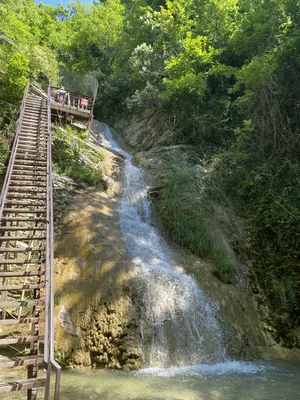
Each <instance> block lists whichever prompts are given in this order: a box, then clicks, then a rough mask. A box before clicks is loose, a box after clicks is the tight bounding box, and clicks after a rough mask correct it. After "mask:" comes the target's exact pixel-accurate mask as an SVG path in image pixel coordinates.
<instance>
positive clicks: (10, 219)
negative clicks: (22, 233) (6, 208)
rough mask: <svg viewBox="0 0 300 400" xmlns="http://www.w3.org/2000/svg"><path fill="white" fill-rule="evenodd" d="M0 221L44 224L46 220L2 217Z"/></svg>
mask: <svg viewBox="0 0 300 400" xmlns="http://www.w3.org/2000/svg"><path fill="white" fill-rule="evenodd" d="M1 221H4V222H16V221H23V222H43V223H46V222H47V220H46V218H28V217H2V219H1Z"/></svg>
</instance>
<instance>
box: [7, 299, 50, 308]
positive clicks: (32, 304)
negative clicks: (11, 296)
mask: <svg viewBox="0 0 300 400" xmlns="http://www.w3.org/2000/svg"><path fill="white" fill-rule="evenodd" d="M44 304H45V300H42V299H38V300H20V301H0V308H6V307H35V306H43V305H44Z"/></svg>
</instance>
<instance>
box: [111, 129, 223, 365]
mask: <svg viewBox="0 0 300 400" xmlns="http://www.w3.org/2000/svg"><path fill="white" fill-rule="evenodd" d="M105 128H106V132H105V135H106V140H107V141H108V142H109V146H110V147H112V148H113V149H114V150H115V151H118V152H120V153H121V154H123V156H125V158H126V161H125V167H124V168H125V185H124V189H123V195H122V199H121V204H120V207H119V215H120V225H121V231H122V233H123V235H124V237H125V239H126V244H127V248H128V250H129V252H130V253H131V255H132V257H133V263H134V267H135V268H139V269H140V271H139V274H138V276H139V285H140V291H139V297H140V299H141V301H142V316H141V321H140V326H141V338H142V343H141V346H142V350H143V356H144V364H145V366H148V367H149V366H150V367H170V366H184V365H195V364H199V363H216V362H224V361H226V360H227V358H226V352H225V347H224V344H223V337H222V330H221V329H220V327H219V324H218V320H217V305H216V304H213V303H212V302H211V301H209V299H207V298H206V297H205V295H204V293H203V292H202V291H201V290H200V288H199V287H198V286H197V284H196V282H195V281H194V279H193V278H192V277H191V276H188V275H186V274H184V273H182V272H180V271H177V270H176V269H175V268H174V267H173V265H172V260H171V259H170V256H169V255H168V254H167V251H166V250H165V249H166V248H167V246H166V244H165V243H164V241H163V239H162V237H161V235H159V232H157V230H156V229H155V228H154V227H153V226H151V223H150V211H149V206H150V205H149V201H148V198H147V184H146V180H145V174H144V171H143V170H142V169H141V168H138V167H136V166H135V165H133V163H132V162H131V160H130V158H131V157H130V155H129V154H127V153H126V152H124V151H123V150H122V149H120V147H119V146H118V144H117V143H116V142H115V141H114V140H113V138H112V136H111V133H110V131H109V128H108V127H107V126H106V127H105Z"/></svg>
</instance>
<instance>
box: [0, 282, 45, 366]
mask: <svg viewBox="0 0 300 400" xmlns="http://www.w3.org/2000/svg"><path fill="white" fill-rule="evenodd" d="M32 286H33V285H32ZM40 322H45V318H44V317H42V318H20V319H1V320H0V326H4V325H21V324H39V323H40ZM0 366H1V361H0Z"/></svg>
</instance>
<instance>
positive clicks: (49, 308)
mask: <svg viewBox="0 0 300 400" xmlns="http://www.w3.org/2000/svg"><path fill="white" fill-rule="evenodd" d="M46 240H47V243H46V267H45V269H46V277H45V280H46V304H45V348H44V368H45V369H46V370H47V381H46V386H45V396H44V399H45V400H48V399H49V396H50V382H51V367H53V368H54V369H55V375H56V376H55V387H54V400H59V388H60V376H61V367H60V365H59V364H58V363H57V362H56V361H55V359H54V231H53V193H52V143H51V87H50V85H49V87H48V143H47V234H46Z"/></svg>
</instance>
